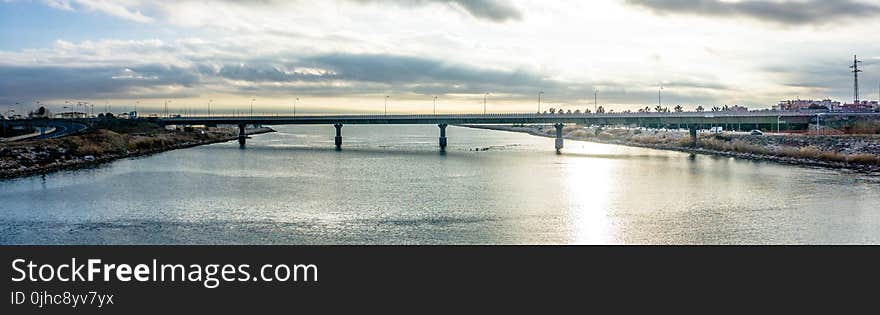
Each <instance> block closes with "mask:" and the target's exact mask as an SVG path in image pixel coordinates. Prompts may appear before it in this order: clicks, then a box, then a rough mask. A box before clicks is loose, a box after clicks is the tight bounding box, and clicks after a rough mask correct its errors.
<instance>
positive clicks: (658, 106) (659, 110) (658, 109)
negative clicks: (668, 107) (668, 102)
mask: <svg viewBox="0 0 880 315" xmlns="http://www.w3.org/2000/svg"><path fill="white" fill-rule="evenodd" d="M654 111H655V112H658V113H662V112H663V106H660V105H657V107H654Z"/></svg>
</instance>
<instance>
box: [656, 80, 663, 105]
mask: <svg viewBox="0 0 880 315" xmlns="http://www.w3.org/2000/svg"><path fill="white" fill-rule="evenodd" d="M660 91H663V84H660V88H659V89H657V106H663V102H662V101H661V98H660Z"/></svg>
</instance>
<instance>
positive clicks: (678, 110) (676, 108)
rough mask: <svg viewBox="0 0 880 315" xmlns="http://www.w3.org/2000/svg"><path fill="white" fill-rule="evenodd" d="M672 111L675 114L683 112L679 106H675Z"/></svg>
mask: <svg viewBox="0 0 880 315" xmlns="http://www.w3.org/2000/svg"><path fill="white" fill-rule="evenodd" d="M674 110H675V112H676V113H681V112H683V111H684V108H682V107H681V105H675V108H674Z"/></svg>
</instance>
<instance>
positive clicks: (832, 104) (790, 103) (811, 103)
mask: <svg viewBox="0 0 880 315" xmlns="http://www.w3.org/2000/svg"><path fill="white" fill-rule="evenodd" d="M773 109H774V110H782V111H798V110H807V109H828V110H838V109H840V102H837V101H832V100H830V99H824V100H821V101H817V100H802V99H797V100H787V101H781V102H779V104H776V105H775V106H773Z"/></svg>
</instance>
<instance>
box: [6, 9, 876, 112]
mask: <svg viewBox="0 0 880 315" xmlns="http://www.w3.org/2000/svg"><path fill="white" fill-rule="evenodd" d="M878 30H880V1H867V0H866V1H857V0H840V1H833V0H825V1H823V0H801V1H781V0H780V1H776V0H766V1H758V0H754V1H721V0H693V1H686V0H593V1H561V0H560V1H519V0H472V1H466V0H336V1H295V0H254V1H233V0H227V1H196V0H173V1H162V0H159V1H142V0H118V1H111V0H42V1H40V0H31V1H28V0H0V106H2V107H6V106H9V105H13V104H15V103H21V104H34V103H35V102H36V101H40V102H41V103H42V104H53V105H59V104H63V103H64V101H65V100H70V101H72V102H75V101H89V102H92V103H94V104H97V105H96V107H102V106H103V105H104V104H108V103H109V104H111V105H113V106H117V107H125V108H126V109H127V108H129V106H131V105H132V104H135V103H136V102H139V103H140V106H141V107H140V109H141V110H142V111H143V110H150V109H152V110H157V109H159V108H161V107H162V104H163V103H164V102H165V101H166V100H172V102H171V104H172V105H171V106H172V108H175V109H178V110H179V109H181V108H191V109H194V110H202V111H204V110H205V108H206V104H207V103H208V100H213V108H214V109H215V111H221V112H222V111H225V112H231V111H234V110H247V108H248V107H249V106H250V103H251V102H252V101H253V100H255V101H253V103H254V107H255V108H256V109H255V110H256V111H259V112H286V111H290V110H291V107H292V106H293V104H294V103H296V104H297V106H298V111H300V112H344V113H368V112H381V111H383V108H384V100H385V95H390V96H391V98H390V101H389V106H390V108H391V111H392V112H396V113H404V112H406V113H412V112H430V111H431V110H432V100H433V97H434V96H437V97H438V99H439V111H441V112H468V111H470V112H476V111H482V107H483V100H484V94H485V93H491V94H490V95H489V96H488V110H489V111H493V112H510V111H534V110H536V109H537V108H536V107H537V95H538V92H539V91H544V92H545V93H544V99H545V100H544V103H545V105H544V106H545V108H547V107H551V106H554V107H560V106H563V107H564V108H568V109H576V108H592V107H593V101H594V99H593V97H594V90H595V89H598V91H599V92H598V101H599V104H600V105H604V106H606V107H611V108H614V109H618V110H624V109H632V108H637V107H643V106H645V105H651V106H654V105H656V104H657V92H658V87H659V86H660V85H661V84H662V85H663V86H664V90H663V103H664V104H669V105H671V104H682V105H685V107H686V108H691V107H694V106H696V105H697V104H703V105H715V104H744V105H746V106H749V107H752V108H766V107H769V106H771V105H772V104H774V103H775V102H777V101H779V100H781V99H788V98H797V97H800V98H826V97H830V98H835V99H839V100H851V99H852V74H851V73H849V72H848V71H849V69H848V66H849V65H850V64H851V63H852V57H853V54H858V55H859V59H862V60H863V61H864V62H863V64H862V67H863V70H864V71H865V72H864V73H862V76H861V77H860V79H861V89H862V99H877V98H878V85H880V42H878V41H877V34H878ZM296 98H299V99H300V100H299V102H296ZM13 106H14V105H13ZM23 106H24V105H23ZM27 106H30V105H27ZM5 110H6V108H2V111H5Z"/></svg>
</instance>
